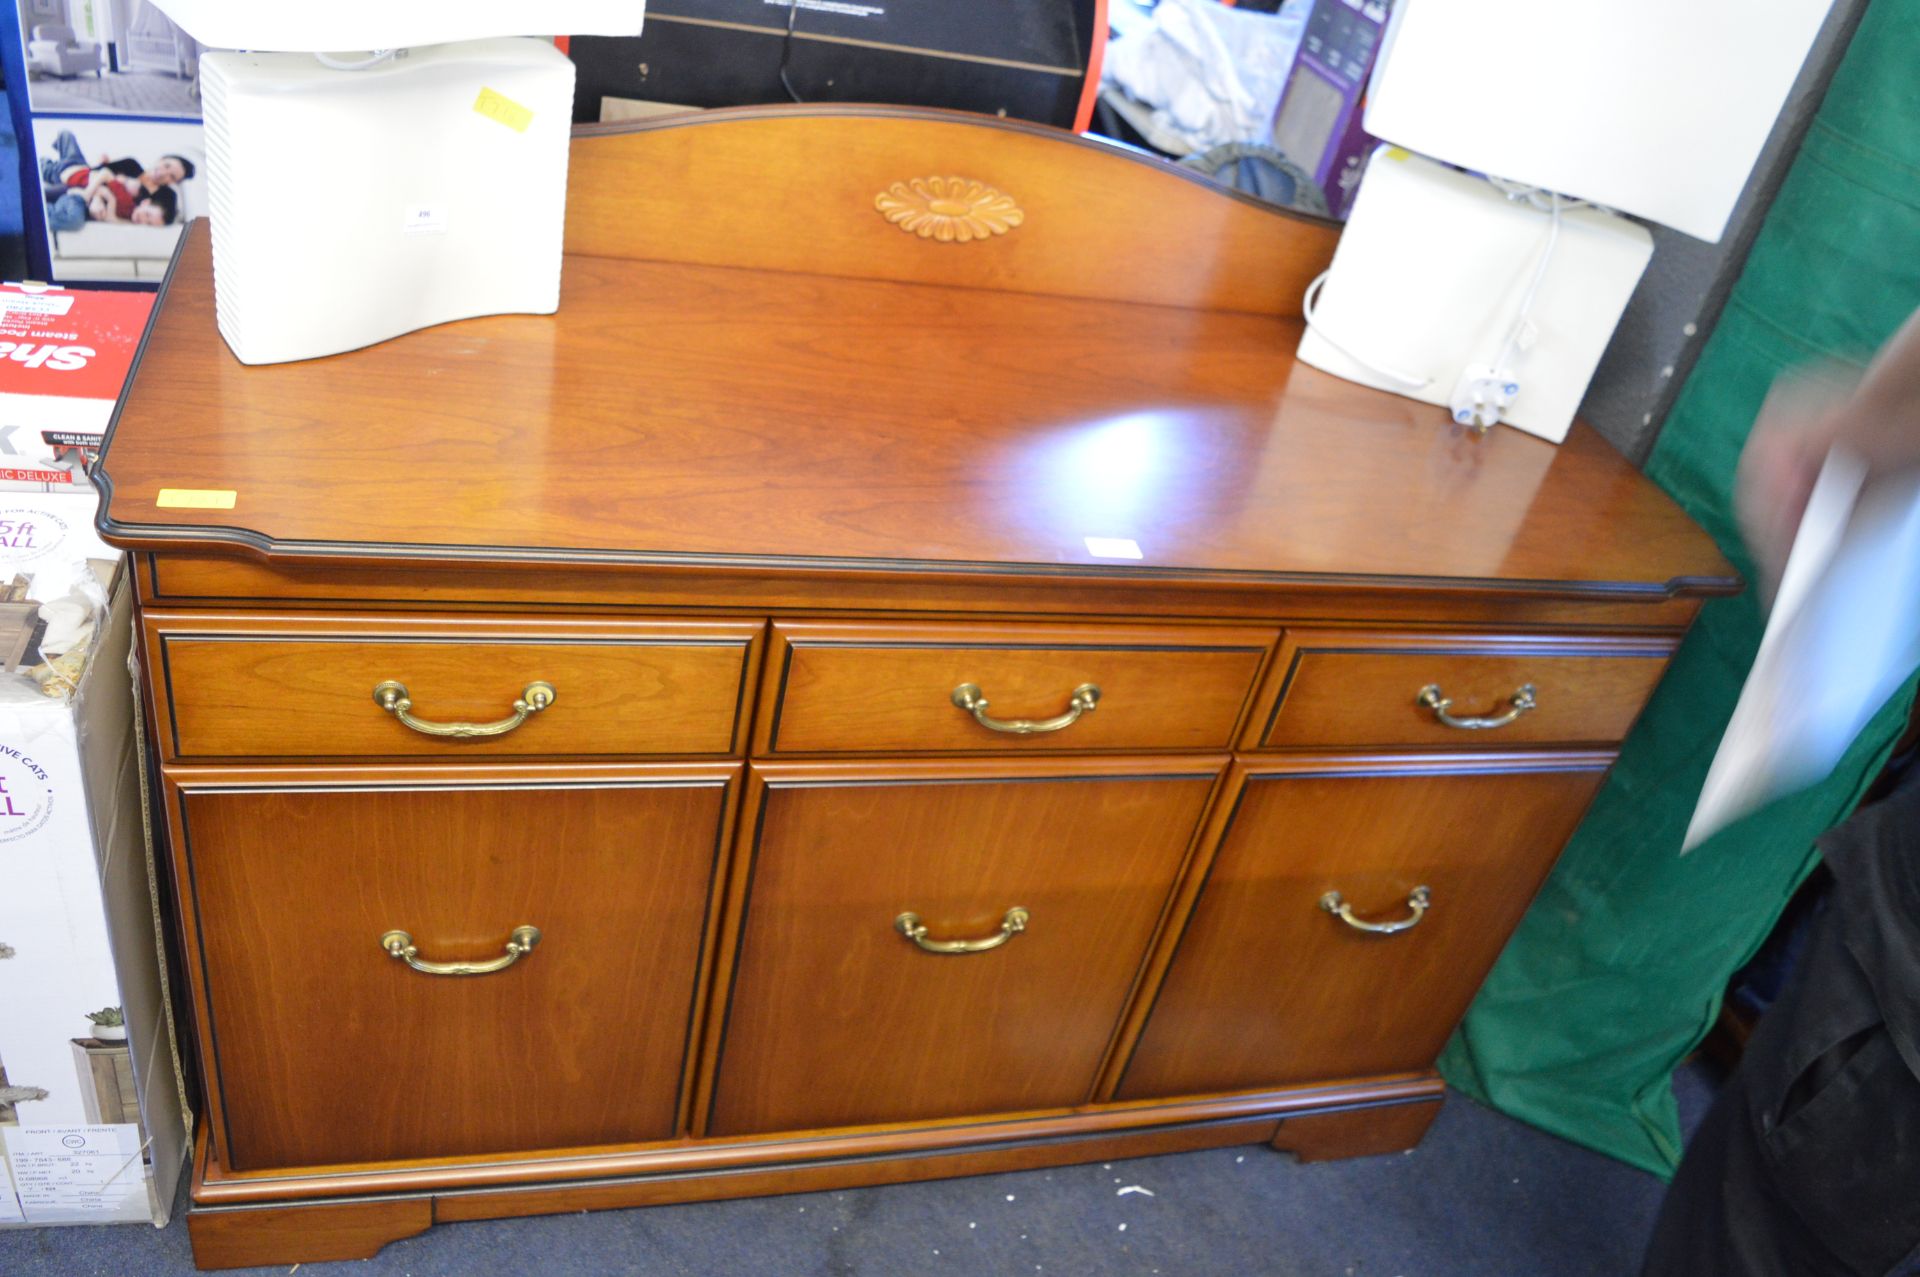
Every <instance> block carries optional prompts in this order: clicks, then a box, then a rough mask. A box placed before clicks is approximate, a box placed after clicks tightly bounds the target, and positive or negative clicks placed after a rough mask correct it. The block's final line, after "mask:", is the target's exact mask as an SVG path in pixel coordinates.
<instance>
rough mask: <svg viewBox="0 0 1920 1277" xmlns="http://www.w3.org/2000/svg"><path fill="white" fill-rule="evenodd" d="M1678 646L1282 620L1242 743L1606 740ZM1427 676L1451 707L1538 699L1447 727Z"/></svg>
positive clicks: (1441, 744)
mask: <svg viewBox="0 0 1920 1277" xmlns="http://www.w3.org/2000/svg"><path fill="white" fill-rule="evenodd" d="M1675 646H1676V644H1675V642H1674V640H1672V639H1670V638H1665V637H1652V638H1635V637H1629V636H1621V637H1604V636H1595V635H1553V634H1484V633H1480V634H1474V633H1458V632H1456V633H1419V632H1414V633H1407V632H1395V631H1388V630H1332V629H1329V630H1319V629H1296V630H1289V631H1288V632H1287V636H1286V638H1285V640H1284V641H1283V642H1282V643H1281V645H1280V654H1279V657H1278V658H1277V659H1276V660H1275V662H1274V672H1273V677H1272V679H1271V680H1270V682H1271V683H1272V684H1274V686H1275V690H1274V692H1273V695H1272V697H1271V698H1270V699H1269V700H1268V701H1267V703H1266V704H1265V705H1263V706H1262V707H1261V709H1260V710H1259V711H1258V712H1256V714H1255V716H1254V717H1255V724H1254V727H1253V730H1252V731H1251V732H1250V733H1249V736H1250V739H1249V741H1248V745H1249V747H1250V748H1254V749H1258V748H1261V747H1263V746H1264V747H1267V748H1276V747H1285V748H1300V749H1344V748H1353V747H1362V748H1364V747H1387V748H1391V747H1406V748H1420V749H1488V748H1492V747H1496V746H1503V745H1512V744H1527V745H1581V744H1612V743H1615V742H1618V741H1620V740H1622V739H1624V738H1625V737H1626V734H1627V729H1628V728H1630V727H1632V726H1633V722H1634V719H1636V718H1638V717H1639V715H1640V707H1641V706H1643V705H1645V704H1646V702H1647V697H1648V696H1650V695H1652V694H1653V689H1654V686H1655V685H1656V684H1658V683H1659V681H1660V676H1661V675H1662V674H1664V673H1665V672H1666V668H1667V660H1668V658H1669V657H1670V656H1672V654H1673V649H1674V647H1675ZM1428 686H1434V687H1437V688H1438V689H1439V690H1440V694H1441V696H1442V697H1443V698H1445V699H1447V700H1449V701H1451V702H1452V705H1451V707H1450V708H1449V710H1448V712H1449V714H1451V715H1452V716H1454V717H1456V718H1458V717H1498V716H1500V715H1503V714H1505V713H1506V712H1507V711H1509V710H1510V709H1511V708H1512V700H1513V697H1514V695H1515V694H1516V693H1517V692H1518V691H1519V689H1520V688H1522V687H1529V686H1530V687H1532V688H1533V689H1534V696H1533V700H1534V707H1533V708H1532V709H1530V710H1528V711H1526V712H1525V713H1523V714H1521V715H1520V716H1519V717H1518V718H1516V719H1514V720H1513V721H1512V722H1510V723H1508V724H1506V725H1505V726H1502V727H1493V728H1480V729H1468V728H1459V727H1450V726H1448V725H1447V724H1445V723H1443V722H1441V721H1440V720H1439V719H1438V718H1437V717H1436V716H1435V715H1434V712H1433V710H1432V708H1431V707H1429V706H1427V705H1423V704H1421V703H1420V701H1419V695H1420V693H1421V692H1422V691H1423V690H1424V689H1425V688H1427V687H1428Z"/></svg>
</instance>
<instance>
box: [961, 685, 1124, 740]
mask: <svg viewBox="0 0 1920 1277" xmlns="http://www.w3.org/2000/svg"><path fill="white" fill-rule="evenodd" d="M953 703H954V704H955V705H958V706H959V707H960V708H961V709H963V710H965V711H967V713H969V714H971V715H973V720H974V722H976V723H978V724H980V726H982V727H984V728H986V729H987V730H989V731H995V732H1007V733H1009V734H1010V735H1014V736H1032V735H1034V734H1036V733H1038V732H1057V731H1059V730H1060V729H1061V728H1063V727H1071V726H1073V724H1074V722H1075V721H1076V720H1077V719H1078V718H1079V717H1080V716H1081V715H1082V714H1089V713H1092V712H1093V711H1094V710H1095V709H1097V708H1099V705H1100V689H1099V688H1098V687H1097V686H1095V685H1094V684H1092V683H1082V684H1080V686H1078V687H1076V688H1074V689H1073V694H1072V695H1071V696H1069V697H1068V698H1067V712H1066V713H1064V714H1056V715H1054V716H1053V717H1052V718H989V717H987V698H986V694H985V693H983V692H982V691H981V690H980V688H979V686H978V685H976V684H973V683H962V684H960V686H958V687H956V688H954V689H953Z"/></svg>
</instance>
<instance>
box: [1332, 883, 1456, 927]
mask: <svg viewBox="0 0 1920 1277" xmlns="http://www.w3.org/2000/svg"><path fill="white" fill-rule="evenodd" d="M1432 903H1433V893H1432V892H1431V891H1429V890H1428V889H1427V888H1425V887H1415V888H1414V889H1413V890H1412V891H1410V892H1408V893H1407V909H1408V910H1409V912H1408V914H1407V916H1406V917H1404V918H1393V919H1391V920H1389V921H1387V922H1368V921H1367V920H1366V919H1365V918H1362V917H1359V916H1358V915H1356V914H1355V913H1354V912H1353V906H1352V905H1350V904H1348V903H1347V902H1346V899H1345V898H1344V897H1342V896H1341V894H1340V893H1339V892H1337V891H1329V892H1328V893H1327V894H1326V895H1324V896H1322V897H1320V907H1321V908H1322V909H1325V910H1326V911H1327V912H1328V913H1330V914H1332V915H1333V916H1334V917H1336V918H1338V919H1340V921H1342V922H1344V923H1346V924H1347V925H1348V926H1349V927H1352V928H1353V929H1354V930H1355V931H1365V932H1367V933H1368V934H1369V935H1376V936H1390V935H1393V934H1395V933H1397V932H1401V931H1411V930H1412V929H1413V928H1415V927H1417V926H1419V925H1420V919H1422V918H1424V917H1426V916H1427V906H1428V905H1430V904H1432Z"/></svg>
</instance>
